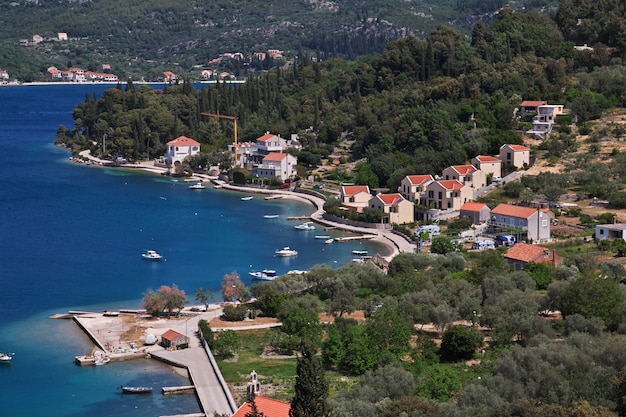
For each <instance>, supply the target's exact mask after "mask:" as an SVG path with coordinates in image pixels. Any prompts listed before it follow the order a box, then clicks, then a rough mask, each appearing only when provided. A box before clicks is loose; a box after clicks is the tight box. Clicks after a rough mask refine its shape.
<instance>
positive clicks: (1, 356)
mask: <svg viewBox="0 0 626 417" xmlns="http://www.w3.org/2000/svg"><path fill="white" fill-rule="evenodd" d="M11 359H13V354H12V353H2V352H0V363H10V362H11Z"/></svg>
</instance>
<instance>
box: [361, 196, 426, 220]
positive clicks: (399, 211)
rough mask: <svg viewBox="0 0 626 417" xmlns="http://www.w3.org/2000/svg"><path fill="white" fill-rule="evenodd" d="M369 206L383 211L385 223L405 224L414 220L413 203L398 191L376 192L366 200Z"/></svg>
mask: <svg viewBox="0 0 626 417" xmlns="http://www.w3.org/2000/svg"><path fill="white" fill-rule="evenodd" d="M368 206H369V208H372V209H378V210H381V211H382V212H383V213H385V215H386V218H385V219H384V220H386V222H387V223H390V224H391V223H396V224H405V223H413V221H414V220H415V216H414V211H413V203H411V202H410V201H409V200H406V199H405V198H404V197H402V195H400V194H399V193H393V194H377V195H376V196H374V197H372V198H371V199H370V200H369V202H368Z"/></svg>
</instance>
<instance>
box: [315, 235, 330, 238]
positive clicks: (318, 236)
mask: <svg viewBox="0 0 626 417" xmlns="http://www.w3.org/2000/svg"><path fill="white" fill-rule="evenodd" d="M315 239H330V236H328V235H316V236H315Z"/></svg>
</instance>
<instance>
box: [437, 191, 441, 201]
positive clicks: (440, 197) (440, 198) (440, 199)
mask: <svg viewBox="0 0 626 417" xmlns="http://www.w3.org/2000/svg"><path fill="white" fill-rule="evenodd" d="M438 195H439V200H441V199H442V195H441V191H439V194H438Z"/></svg>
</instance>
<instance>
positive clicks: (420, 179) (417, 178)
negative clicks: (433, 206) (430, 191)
mask: <svg viewBox="0 0 626 417" xmlns="http://www.w3.org/2000/svg"><path fill="white" fill-rule="evenodd" d="M407 178H408V179H409V182H410V183H411V184H413V185H420V184H424V183H425V182H426V181H432V180H433V176H432V175H407Z"/></svg>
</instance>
